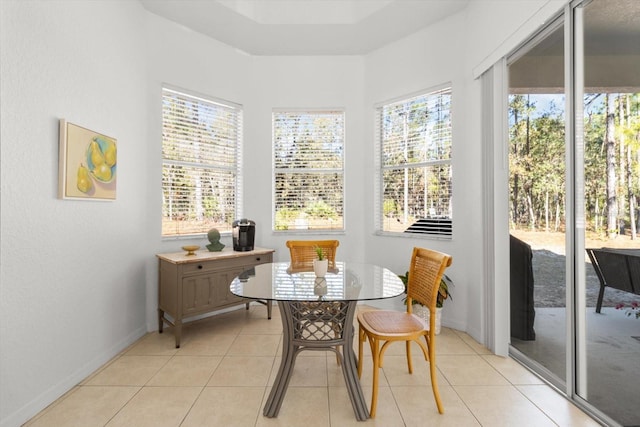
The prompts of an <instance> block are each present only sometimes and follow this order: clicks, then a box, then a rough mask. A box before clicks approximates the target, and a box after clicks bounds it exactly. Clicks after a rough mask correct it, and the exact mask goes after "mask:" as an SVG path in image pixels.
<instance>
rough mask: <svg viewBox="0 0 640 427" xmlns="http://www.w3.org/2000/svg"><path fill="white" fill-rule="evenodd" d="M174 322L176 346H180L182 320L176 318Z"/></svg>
mask: <svg viewBox="0 0 640 427" xmlns="http://www.w3.org/2000/svg"><path fill="white" fill-rule="evenodd" d="M175 324H176V327H175V330H176V331H175V334H176V348H180V339H181V338H182V321H181V320H176V321H175Z"/></svg>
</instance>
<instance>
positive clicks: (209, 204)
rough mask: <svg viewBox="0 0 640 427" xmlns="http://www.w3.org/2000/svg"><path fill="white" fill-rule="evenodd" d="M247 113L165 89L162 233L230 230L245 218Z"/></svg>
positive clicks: (163, 96)
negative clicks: (242, 202)
mask: <svg viewBox="0 0 640 427" xmlns="http://www.w3.org/2000/svg"><path fill="white" fill-rule="evenodd" d="M241 146H242V110H241V109H240V106H238V105H233V104H231V103H228V102H220V101H215V100H212V99H205V98H203V97H200V96H192V95H188V94H186V93H182V92H178V91H175V90H172V89H167V88H163V90H162V235H163V236H184V235H193V234H201V233H206V232H207V231H208V230H209V229H211V228H213V227H215V228H217V229H218V230H219V231H220V232H229V231H231V228H232V223H233V221H234V218H239V217H241V216H242V215H241V212H240V206H239V200H241V197H240V191H241V176H242V175H241V170H240V165H241V163H242V162H241V158H240V157H241V151H240V150H241Z"/></svg>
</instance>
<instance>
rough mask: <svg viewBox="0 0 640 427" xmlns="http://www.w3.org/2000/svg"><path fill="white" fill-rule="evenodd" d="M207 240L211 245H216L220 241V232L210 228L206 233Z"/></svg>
mask: <svg viewBox="0 0 640 427" xmlns="http://www.w3.org/2000/svg"><path fill="white" fill-rule="evenodd" d="M207 238H208V239H209V241H210V242H211V243H217V242H219V241H220V232H219V231H218V229H217V228H212V229H211V230H209V232H208V233H207Z"/></svg>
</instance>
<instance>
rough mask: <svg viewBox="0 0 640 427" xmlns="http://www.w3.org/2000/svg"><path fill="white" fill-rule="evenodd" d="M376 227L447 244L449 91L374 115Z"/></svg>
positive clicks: (401, 103) (395, 104)
mask: <svg viewBox="0 0 640 427" xmlns="http://www.w3.org/2000/svg"><path fill="white" fill-rule="evenodd" d="M376 122H377V123H376V135H377V137H376V139H377V146H378V150H379V151H378V153H379V154H378V155H377V157H376V162H377V169H378V179H377V180H376V183H377V184H376V185H377V190H376V206H377V210H378V212H377V215H376V224H377V229H378V230H379V231H383V232H402V233H416V234H429V235H435V236H443V237H445V238H447V237H448V238H450V236H451V229H452V220H451V219H452V215H451V214H452V206H451V202H452V187H451V181H452V169H451V144H452V138H451V88H445V89H441V90H437V91H434V92H430V93H426V94H421V95H417V96H413V97H410V98H406V99H403V100H400V101H395V102H392V103H388V104H385V105H382V106H380V107H378V108H377V109H376Z"/></svg>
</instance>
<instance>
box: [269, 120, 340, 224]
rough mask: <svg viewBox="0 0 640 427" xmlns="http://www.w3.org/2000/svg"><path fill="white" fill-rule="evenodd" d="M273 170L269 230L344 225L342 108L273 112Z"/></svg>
mask: <svg viewBox="0 0 640 427" xmlns="http://www.w3.org/2000/svg"><path fill="white" fill-rule="evenodd" d="M273 171H274V198H273V200H274V224H273V229H274V230H277V231H283V230H318V231H319V230H322V231H326V230H344V218H343V217H344V209H343V207H344V112H342V111H302V112H300V111H297V112H292V111H278V112H274V113H273Z"/></svg>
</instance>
